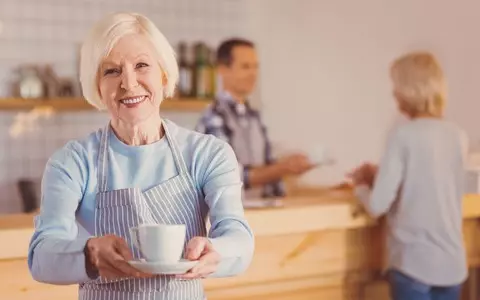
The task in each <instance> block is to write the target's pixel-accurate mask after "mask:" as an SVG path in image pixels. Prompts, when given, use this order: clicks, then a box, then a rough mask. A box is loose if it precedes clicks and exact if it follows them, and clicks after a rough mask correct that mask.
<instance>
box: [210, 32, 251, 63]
mask: <svg viewBox="0 0 480 300" xmlns="http://www.w3.org/2000/svg"><path fill="white" fill-rule="evenodd" d="M238 46H245V47H251V48H255V44H254V43H253V42H252V41H249V40H246V39H241V38H232V39H228V40H226V41H223V42H222V43H221V44H220V46H218V49H217V64H219V65H226V66H230V65H231V64H232V62H233V49H234V48H235V47H238Z"/></svg>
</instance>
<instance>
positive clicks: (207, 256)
mask: <svg viewBox="0 0 480 300" xmlns="http://www.w3.org/2000/svg"><path fill="white" fill-rule="evenodd" d="M185 257H186V259H188V260H198V261H199V262H198V263H197V265H196V266H195V267H193V268H192V269H191V270H190V271H188V272H187V273H186V274H183V275H177V278H181V279H195V278H205V277H207V276H208V275H210V274H212V273H214V272H215V271H216V270H217V266H218V264H219V263H220V254H218V252H217V251H215V249H213V245H212V243H211V242H210V240H209V239H207V238H206V237H198V236H197V237H194V238H193V239H191V240H190V241H189V242H188V244H187V249H186V253H185Z"/></svg>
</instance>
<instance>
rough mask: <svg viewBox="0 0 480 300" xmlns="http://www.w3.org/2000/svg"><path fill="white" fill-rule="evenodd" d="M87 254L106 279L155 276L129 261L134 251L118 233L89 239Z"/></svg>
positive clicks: (91, 262)
mask: <svg viewBox="0 0 480 300" xmlns="http://www.w3.org/2000/svg"><path fill="white" fill-rule="evenodd" d="M86 255H87V261H88V262H90V264H91V266H92V267H93V268H94V269H95V271H97V272H98V274H99V275H100V276H101V277H103V278H106V279H118V278H126V277H136V278H148V277H153V276H155V275H153V274H147V273H143V272H141V271H139V270H137V269H135V268H134V267H132V266H131V265H130V264H129V263H128V261H129V260H132V253H131V252H130V249H129V248H128V245H127V243H126V242H125V240H124V239H123V238H121V237H118V236H116V235H106V236H102V237H95V238H91V239H89V240H88V242H87V246H86Z"/></svg>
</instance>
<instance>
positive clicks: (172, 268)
mask: <svg viewBox="0 0 480 300" xmlns="http://www.w3.org/2000/svg"><path fill="white" fill-rule="evenodd" d="M128 263H129V264H130V265H131V266H132V267H134V268H136V269H138V270H140V271H142V272H145V273H150V274H164V275H179V274H185V273H187V272H188V271H189V270H190V269H191V268H193V267H194V266H195V265H196V264H197V263H198V260H194V261H192V260H186V259H181V260H179V261H178V262H173V263H171V262H156V261H153V262H149V261H146V260H144V259H141V260H131V261H129V262H128Z"/></svg>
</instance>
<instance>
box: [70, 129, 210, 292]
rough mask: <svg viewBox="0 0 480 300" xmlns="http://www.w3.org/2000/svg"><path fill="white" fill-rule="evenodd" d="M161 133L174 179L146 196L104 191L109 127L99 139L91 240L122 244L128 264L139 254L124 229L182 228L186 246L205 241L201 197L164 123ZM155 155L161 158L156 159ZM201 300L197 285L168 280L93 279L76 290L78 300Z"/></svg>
mask: <svg viewBox="0 0 480 300" xmlns="http://www.w3.org/2000/svg"><path fill="white" fill-rule="evenodd" d="M163 128H164V130H165V136H166V138H167V141H168V144H169V146H170V149H171V151H172V154H173V158H174V160H175V165H176V167H177V170H178V172H179V174H178V175H177V176H175V177H174V178H172V179H169V180H167V181H165V182H162V183H161V184H159V185H157V186H155V187H153V188H151V189H148V190H147V191H142V190H140V189H139V188H126V189H120V190H113V191H108V190H107V180H108V174H107V173H108V152H109V149H110V148H109V146H108V135H109V134H113V133H109V132H110V128H109V126H107V127H106V128H105V130H104V131H103V132H102V136H101V142H100V149H99V155H98V172H97V176H98V193H97V196H96V208H95V236H104V235H108V234H114V235H117V236H120V237H122V238H124V239H125V240H126V241H127V244H128V245H129V246H130V250H131V251H132V254H133V257H134V259H140V258H141V254H140V252H139V250H138V249H137V248H136V247H134V246H133V243H132V240H131V238H130V235H129V228H130V227H136V226H138V225H139V224H185V225H186V243H187V242H188V241H189V240H190V239H191V238H193V237H194V236H206V229H205V219H206V215H207V212H208V211H207V206H206V205H205V203H204V199H203V196H202V195H201V193H200V192H199V191H198V190H197V189H196V188H195V184H194V182H193V179H192V177H191V176H190V174H189V172H188V169H187V166H186V164H185V161H184V159H183V157H182V154H181V152H180V150H179V147H178V145H177V143H176V141H175V140H174V139H172V137H171V135H170V132H169V130H168V127H167V124H166V122H163ZM158 155H162V153H159V154H158ZM158 167H159V168H160V167H161V166H158ZM186 243H185V246H186ZM184 251H185V247H184ZM204 298H205V296H204V290H203V285H202V282H201V280H199V279H195V280H181V279H176V278H174V276H171V275H159V276H156V277H154V278H148V279H143V278H142V279H138V278H124V279H116V280H106V279H105V278H99V279H96V280H93V281H90V282H86V283H83V284H81V285H80V287H79V299H81V300H107V299H108V300H110V299H120V300H140V299H141V300H200V299H204Z"/></svg>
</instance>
